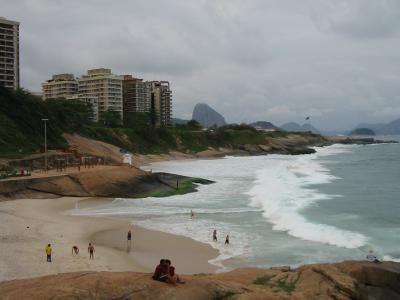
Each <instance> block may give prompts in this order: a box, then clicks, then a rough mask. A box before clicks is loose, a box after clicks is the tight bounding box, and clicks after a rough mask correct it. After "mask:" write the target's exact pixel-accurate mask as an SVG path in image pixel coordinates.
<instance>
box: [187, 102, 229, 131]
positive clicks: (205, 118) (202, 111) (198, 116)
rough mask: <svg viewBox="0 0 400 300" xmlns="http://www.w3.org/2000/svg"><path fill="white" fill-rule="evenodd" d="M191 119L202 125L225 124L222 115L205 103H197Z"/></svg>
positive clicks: (218, 125)
mask: <svg viewBox="0 0 400 300" xmlns="http://www.w3.org/2000/svg"><path fill="white" fill-rule="evenodd" d="M192 119H193V120H195V121H197V122H199V123H200V124H201V125H202V126H203V127H206V128H208V127H212V126H214V125H216V126H217V127H220V126H224V125H226V122H225V119H224V117H223V116H222V115H221V114H219V113H218V112H216V111H215V110H214V109H212V108H211V107H210V106H208V105H207V104H205V103H198V104H196V106H195V107H194V109H193V114H192Z"/></svg>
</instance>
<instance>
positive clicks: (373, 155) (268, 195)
mask: <svg viewBox="0 0 400 300" xmlns="http://www.w3.org/2000/svg"><path fill="white" fill-rule="evenodd" d="M315 149H316V151H317V152H316V153H315V154H310V155H298V156H288V155H275V154H274V155H265V156H252V157H225V158H221V159H209V160H182V161H167V162H159V163H154V164H152V165H150V166H148V167H146V169H152V171H153V172H156V171H162V172H169V173H175V174H181V175H186V176H192V177H201V178H206V179H210V180H213V181H215V183H214V184H210V185H201V186H199V188H198V192H196V193H190V194H186V195H176V196H171V197H165V198H146V199H115V200H114V201H113V202H112V203H109V204H106V205H101V206H97V207H94V208H83V209H75V210H74V211H73V212H72V213H73V214H81V215H82V214H87V215H113V216H124V217H132V220H133V224H137V225H140V226H143V227H146V228H149V229H156V230H161V231H165V232H169V233H175V234H179V235H184V236H187V237H190V238H193V239H195V240H198V241H202V242H205V243H209V244H210V245H212V246H213V247H215V248H217V249H219V250H220V253H221V254H220V256H219V257H217V258H216V259H215V260H213V261H211V263H214V264H217V265H220V266H224V267H225V268H228V269H229V268H234V267H240V266H257V267H270V266H278V265H291V266H298V265H302V264H306V263H318V262H334V261H342V260H347V259H364V258H365V255H366V254H367V252H368V251H369V250H374V251H375V252H376V253H377V254H378V255H380V256H381V257H382V258H384V259H391V260H400V247H399V244H400V184H399V179H400V144H379V145H365V146H362V145H333V146H328V147H323V148H321V147H317V148H315ZM191 210H192V211H193V212H194V218H193V219H191V218H190V211H191ZM214 229H216V230H217V235H218V241H217V242H213V241H212V232H213V230H214ZM228 234H229V236H230V244H229V245H225V244H224V240H225V237H226V235H228Z"/></svg>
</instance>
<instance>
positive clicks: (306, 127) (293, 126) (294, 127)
mask: <svg viewBox="0 0 400 300" xmlns="http://www.w3.org/2000/svg"><path fill="white" fill-rule="evenodd" d="M280 128H282V129H283V130H285V131H292V132H305V131H311V132H312V133H320V131H319V130H318V129H317V128H315V127H314V126H312V125H311V124H303V125H299V124H297V123H296V122H289V123H285V124H283V125H282V126H280Z"/></svg>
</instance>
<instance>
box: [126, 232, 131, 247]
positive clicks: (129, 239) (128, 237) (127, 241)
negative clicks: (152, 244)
mask: <svg viewBox="0 0 400 300" xmlns="http://www.w3.org/2000/svg"><path fill="white" fill-rule="evenodd" d="M126 239H127V240H126V243H127V244H126V250H127V252H130V251H131V246H132V231H131V230H128V234H127V236H126Z"/></svg>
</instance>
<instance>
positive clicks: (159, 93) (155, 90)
mask: <svg viewBox="0 0 400 300" xmlns="http://www.w3.org/2000/svg"><path fill="white" fill-rule="evenodd" d="M150 83H151V108H152V109H154V110H155V112H156V114H157V116H158V118H157V122H156V126H157V127H160V126H171V124H172V122H171V118H172V92H171V89H170V86H169V82H168V81H151V82H150Z"/></svg>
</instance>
